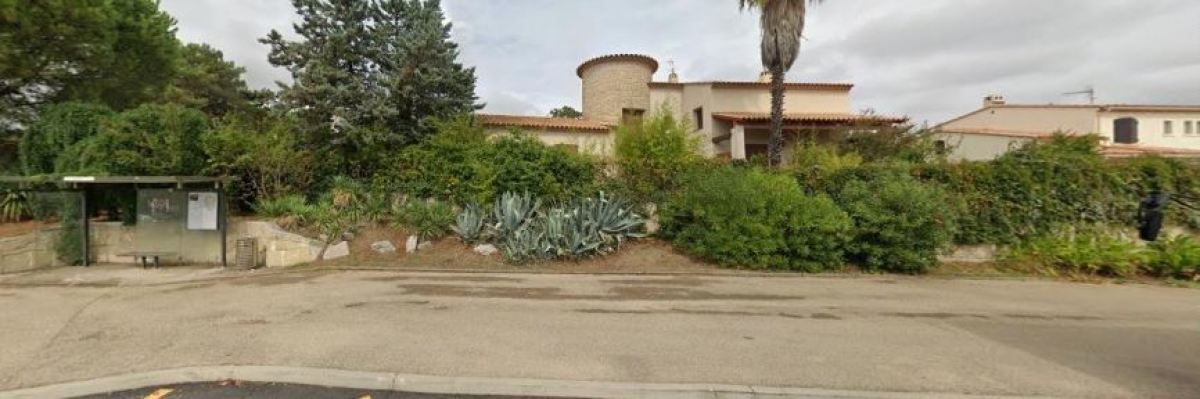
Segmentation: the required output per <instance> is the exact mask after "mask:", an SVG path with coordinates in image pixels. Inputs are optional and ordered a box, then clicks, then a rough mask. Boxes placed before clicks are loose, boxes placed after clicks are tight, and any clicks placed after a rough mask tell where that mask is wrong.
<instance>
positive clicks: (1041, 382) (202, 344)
mask: <svg viewBox="0 0 1200 399" xmlns="http://www.w3.org/2000/svg"><path fill="white" fill-rule="evenodd" d="M0 287H2V288H0V315H2V318H0V319H2V320H3V323H4V327H3V328H2V329H0V343H3V345H2V346H0V390H8V389H16V388H22V387H32V386H41V385H46V384H53V383H60V382H67V381H77V380H84V379H90V378H97V377H104V376H112V375H118V374H125V373H135V372H146V371H154V370H163V369H173V368H181V367H190V366H213V365H269V366H302V367H320V368H330V369H342V370H356V371H378V372H396V373H409V374H420V375H433V376H459V377H480V378H530V379H551V380H575V381H611V382H629V383H711V384H740V385H755V386H776V387H805V388H821V389H837V390H853V391H878V392H930V393H960V394H981V395H1028V396H1034V395H1042V396H1054V397H1087V398H1108V397H1111V398H1134V397H1138V398H1141V397H1178V398H1195V397H1200V372H1198V370H1200V291H1197V290H1194V289H1183V288H1167V287H1155V286H1146V285H1087V284H1073V283H1057V282H1044V281H996V280H991V281H972V280H941V279H922V278H908V277H875V278H840V277H798V276H782V277H743V276H613V275H609V276H594V275H550V274H454V273H448V274H440V273H391V272H365V271H360V272H320V271H308V272H303V273H289V274H273V275H262V276H245V277H238V278H234V279H226V280H220V281H204V282H190V283H189V282H170V283H155V284H144V285H127V286H104V285H102V284H96V285H88V286H75V287H61V286H46V285H45V284H43V285H40V286H20V285H19V284H9V285H4V286H0Z"/></svg>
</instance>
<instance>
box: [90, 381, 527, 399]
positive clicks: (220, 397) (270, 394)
mask: <svg viewBox="0 0 1200 399" xmlns="http://www.w3.org/2000/svg"><path fill="white" fill-rule="evenodd" d="M241 398H245V399H300V398H303V399H538V398H535V397H531V396H474V395H436V394H424V393H413V392H391V391H370V390H361V389H344V388H330V387H319V386H312V385H296V384H261V383H248V382H243V383H237V384H231V383H207V384H186V385H172V386H165V387H150V388H143V389H135V390H130V391H123V392H113V393H108V394H102V395H91V396H82V397H79V398H76V399H241Z"/></svg>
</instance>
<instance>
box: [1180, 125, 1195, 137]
mask: <svg viewBox="0 0 1200 399" xmlns="http://www.w3.org/2000/svg"><path fill="white" fill-rule="evenodd" d="M1194 133H1196V131H1195V129H1194V128H1192V121H1183V134H1186V135H1189V136H1190V135H1192V134H1194Z"/></svg>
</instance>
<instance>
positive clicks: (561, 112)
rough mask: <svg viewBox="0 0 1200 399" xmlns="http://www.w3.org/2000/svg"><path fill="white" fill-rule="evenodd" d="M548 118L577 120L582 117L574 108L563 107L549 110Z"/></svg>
mask: <svg viewBox="0 0 1200 399" xmlns="http://www.w3.org/2000/svg"><path fill="white" fill-rule="evenodd" d="M550 117H552V118H576V119H578V118H582V117H583V113H582V112H579V110H577V109H575V108H574V107H571V106H570V105H564V106H562V107H558V108H555V109H552V110H550Z"/></svg>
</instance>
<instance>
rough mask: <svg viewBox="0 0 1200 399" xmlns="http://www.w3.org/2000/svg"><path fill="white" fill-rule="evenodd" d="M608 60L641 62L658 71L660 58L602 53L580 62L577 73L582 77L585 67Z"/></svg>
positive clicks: (576, 69) (651, 71) (653, 70)
mask: <svg viewBox="0 0 1200 399" xmlns="http://www.w3.org/2000/svg"><path fill="white" fill-rule="evenodd" d="M608 61H636V62H641V63H643V64H646V66H649V67H650V73H654V72H658V60H656V59H654V58H653V57H650V56H648V55H643V54H626V53H622V54H608V55H602V56H599V57H596V58H592V59H590V60H587V61H584V62H583V63H582V64H579V68H575V75H577V76H579V77H581V78H582V77H583V70H584V69H587V68H588V67H591V66H592V65H596V64H599V63H602V62H608Z"/></svg>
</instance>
